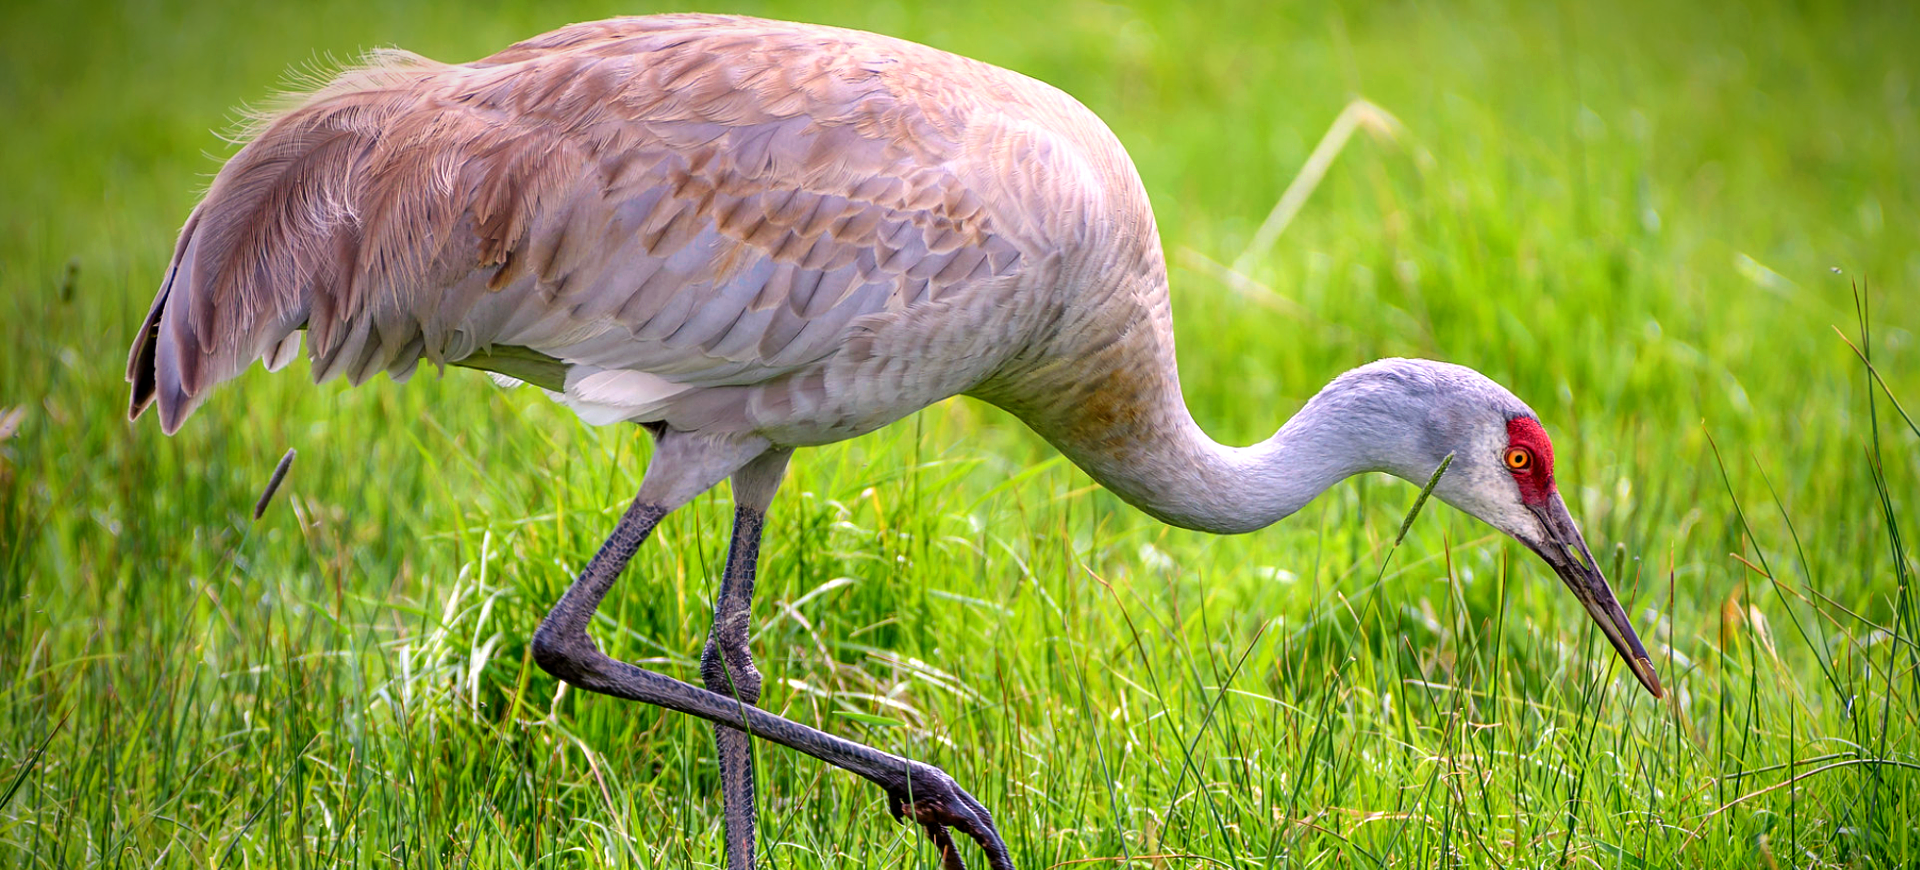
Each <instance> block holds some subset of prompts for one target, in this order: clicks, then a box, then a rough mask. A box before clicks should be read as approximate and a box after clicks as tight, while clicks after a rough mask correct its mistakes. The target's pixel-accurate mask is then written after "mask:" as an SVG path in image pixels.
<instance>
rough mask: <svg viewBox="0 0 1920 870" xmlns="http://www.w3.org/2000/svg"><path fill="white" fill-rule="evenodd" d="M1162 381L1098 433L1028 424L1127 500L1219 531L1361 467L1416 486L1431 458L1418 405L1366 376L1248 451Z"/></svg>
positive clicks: (1298, 504)
mask: <svg viewBox="0 0 1920 870" xmlns="http://www.w3.org/2000/svg"><path fill="white" fill-rule="evenodd" d="M1168 386H1169V387H1170V389H1166V390H1164V391H1159V395H1158V397H1157V401H1152V402H1151V403H1149V404H1148V405H1147V408H1146V412H1145V413H1140V414H1137V415H1130V418H1129V419H1127V420H1125V421H1123V422H1122V423H1121V424H1119V425H1107V426H1105V427H1104V428H1103V429H1101V430H1100V431H1099V432H1098V433H1095V432H1093V431H1090V430H1089V428H1088V427H1086V426H1084V425H1071V426H1069V425H1061V426H1047V425H1045V424H1044V422H1042V424H1041V425H1038V426H1036V428H1037V429H1039V430H1040V432H1041V434H1042V435H1045V436H1046V437H1047V438H1048V440H1050V441H1052V442H1053V443H1054V445H1055V446H1056V447H1058V448H1059V449H1060V450H1061V452H1063V453H1065V454H1066V455H1067V457H1068V458H1069V459H1071V460H1073V462H1074V464H1075V465H1078V466H1080V467H1081V468H1082V469H1084V470H1085V471H1086V472H1087V473H1088V474H1089V475H1092V476H1093V478H1094V479H1095V480H1097V481H1099V482H1100V483H1101V484H1102V485H1104V486H1106V487H1107V488H1108V489H1109V490H1112V491H1113V492H1114V494H1116V495H1118V496H1120V498H1122V499H1124V500H1125V501H1126V502H1127V503H1129V504H1131V505H1133V506H1135V507H1137V508H1139V509H1140V510H1142V511H1145V512H1146V513H1148V514H1151V515H1153V516H1154V517H1156V518H1158V519H1160V520H1162V521H1164V522H1167V523H1170V524H1172V525H1176V526H1180V527H1182V528H1189V529H1198V530H1201V531H1208V532H1215V533H1220V534H1238V533H1242V532H1250V531H1254V530H1256V529H1261V528H1265V527H1267V526H1269V525H1272V524H1273V523H1275V522H1278V521H1279V520H1281V519H1283V518H1285V517H1287V516H1288V515H1290V514H1292V513H1294V512H1295V511H1298V510H1300V509H1301V508H1302V507H1305V506H1306V505H1307V503H1308V502H1310V501H1312V500H1313V499H1314V498H1315V497H1316V496H1318V495H1319V494H1320V493H1322V492H1325V491H1326V490H1327V489H1328V488H1329V487H1331V486H1333V485H1334V484H1336V483H1339V482H1340V481H1342V480H1344V479H1346V478H1348V477H1351V476H1353V475H1355V474H1359V473H1361V472H1366V471H1385V472H1388V473H1391V474H1394V475H1397V476H1399V477H1402V478H1405V479H1408V480H1415V481H1416V482H1420V483H1424V482H1425V481H1426V477H1427V476H1428V475H1430V474H1431V473H1432V472H1433V469H1434V467H1436V466H1437V464H1438V462H1439V456H1437V455H1434V456H1429V454H1431V453H1433V450H1432V448H1431V446H1430V445H1431V443H1432V441H1433V438H1432V437H1431V436H1430V434H1429V428H1430V427H1429V424H1428V423H1427V420H1428V416H1427V415H1426V414H1425V413H1423V411H1424V409H1423V408H1422V407H1421V404H1422V403H1418V402H1409V401H1408V399H1409V398H1410V397H1409V396H1408V395H1407V393H1406V392H1404V391H1402V390H1400V389H1396V388H1391V387H1389V388H1386V389H1382V388H1381V384H1379V383H1377V382H1375V381H1373V380H1371V379H1367V380H1363V379H1359V378H1354V377H1352V376H1351V375H1350V376H1346V377H1342V378H1338V379H1336V380H1335V381H1334V382H1333V383H1331V384H1329V385H1328V386H1327V387H1326V388H1325V389H1323V390H1321V392H1320V393H1319V395H1316V396H1314V397H1313V399H1312V400H1310V401H1308V402H1307V404H1306V406H1305V407H1303V408H1301V409H1300V412H1299V413H1298V414H1295V415H1294V417H1293V418H1292V419H1290V420H1288V421H1287V423H1286V425H1284V426H1282V427H1281V428H1280V431H1278V432H1276V433H1274V435H1273V437H1271V438H1268V439H1267V440H1265V441H1262V442H1260V443H1258V444H1254V445H1251V446H1247V447H1228V446H1225V445H1222V444H1219V443H1217V442H1215V441H1214V440H1213V439H1212V438H1209V437H1208V436H1207V435H1206V433H1205V432H1203V431H1201V429H1200V427H1199V425H1198V424H1196V423H1195V422H1194V421H1193V417H1192V415H1191V414H1189V413H1188V412H1187V409H1186V405H1185V403H1184V402H1183V401H1182V400H1181V397H1180V393H1179V388H1178V385H1177V383H1175V384H1170V385H1168ZM1092 401H1094V402H1095V403H1096V405H1097V398H1095V399H1093V400H1092ZM1067 407H1069V408H1081V409H1084V408H1085V407H1086V406H1085V405H1076V404H1071V403H1070V404H1069V405H1068V406H1067ZM1030 422H1032V421H1031V420H1030ZM1096 434H1097V435H1098V437H1092V436H1095V435H1096Z"/></svg>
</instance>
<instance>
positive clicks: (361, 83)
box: [127, 52, 451, 434]
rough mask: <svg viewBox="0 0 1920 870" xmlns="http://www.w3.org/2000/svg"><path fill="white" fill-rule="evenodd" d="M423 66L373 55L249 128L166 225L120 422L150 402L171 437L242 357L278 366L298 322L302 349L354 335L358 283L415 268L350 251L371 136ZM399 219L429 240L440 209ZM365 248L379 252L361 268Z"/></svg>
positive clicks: (388, 280) (441, 227)
mask: <svg viewBox="0 0 1920 870" xmlns="http://www.w3.org/2000/svg"><path fill="white" fill-rule="evenodd" d="M435 69H444V66H443V65H440V64H436V63H434V62H433V61H429V60H426V59H424V58H420V57H417V56H414V55H409V54H405V53H401V52H389V53H385V54H381V55H376V56H374V57H373V58H372V59H371V63H370V65H369V66H366V67H361V68H357V69H353V70H349V71H347V72H344V73H342V74H340V75H339V76H337V77H335V78H334V79H333V80H332V81H331V82H329V83H327V84H326V85H324V86H323V87H321V88H319V89H318V90H316V91H314V92H312V93H311V94H307V95H302V96H297V97H295V98H293V99H292V100H290V101H288V102H287V104H286V108H284V109H283V111H282V112H281V113H280V114H279V115H278V116H277V117H271V118H266V119H262V120H261V121H260V122H259V123H258V124H257V125H256V126H255V129H256V130H257V131H258V132H257V133H256V134H255V135H254V136H253V137H252V140H251V141H250V142H248V143H247V144H246V145H245V147H243V148H241V149H240V151H239V153H237V154H235V155H234V157H233V158H232V159H231V160H229V161H228V162H227V164H226V166H224V167H222V168H221V170H220V173H219V174H218V175H217V176H216V177H215V178H214V181H213V184H212V185H211V186H210V187H209V189H208V191H207V195H206V197H205V198H204V199H203V200H202V201H201V202H200V205H199V206H198V207H196V208H195V209H194V210H193V213H192V215H191V216H189V217H188V218H187V222H186V225H185V226H184V227H182V228H181V230H180V238H179V241H178V242H177V243H176V244H175V246H174V253H173V260H172V262H171V263H170V264H169V265H168V266H167V271H166V278H165V280H164V281H163V282H162V284H161V286H160V291H159V293H158V294H157V295H156V296H155V298H154V300H153V307H152V308H151V309H150V310H149V311H148V312H147V317H146V321H145V322H144V323H143V324H142V325H141V327H140V331H139V333H138V334H137V335H136V336H135V337H134V342H133V347H132V350H131V352H130V353H129V355H128V359H127V381H128V382H129V383H130V384H132V391H131V398H130V402H129V404H128V415H129V418H137V417H139V416H140V414H141V413H142V412H144V411H145V410H146V408H147V407H148V406H150V405H158V406H159V410H160V426H161V428H162V429H163V430H164V431H166V432H167V433H168V434H172V433H173V432H174V431H176V430H178V429H179V428H180V424H181V423H182V422H183V421H184V420H185V419H186V418H187V416H188V415H189V414H191V413H192V412H193V410H194V408H196V407H197V406H198V405H199V404H200V402H201V401H203V400H204V398H205V396H206V393H207V391H209V390H210V389H212V388H213V387H214V386H215V385H217V384H219V383H221V382H222V381H226V380H229V379H231V378H233V377H235V376H237V375H239V374H240V372H241V371H243V370H245V369H246V367H247V366H248V365H249V364H251V363H252V362H253V361H254V360H257V359H262V358H265V360H266V362H267V365H268V368H269V369H273V368H278V367H279V366H281V365H285V364H286V363H287V362H290V361H291V360H292V357H293V354H294V353H295V352H296V351H297V349H298V346H299V335H298V333H297V330H299V329H301V328H302V327H309V328H310V329H311V331H312V334H311V335H310V336H309V338H310V339H311V342H312V344H311V352H312V353H313V354H314V356H315V357H316V359H318V358H319V357H320V356H321V355H322V354H323V353H325V352H329V351H330V350H332V349H336V347H337V344H338V342H339V341H340V339H341V338H342V333H344V332H352V331H356V330H355V329H354V323H353V319H354V318H353V315H354V314H355V313H356V312H358V311H359V310H360V309H361V307H362V304H361V299H362V297H363V296H364V295H365V291H366V290H367V289H368V288H369V286H378V287H391V286H393V285H394V284H395V283H396V282H397V281H402V282H403V276H401V275H399V274H396V272H397V271H401V270H405V271H410V272H413V273H418V272H419V271H422V270H423V269H424V268H425V266H424V264H419V263H416V262H412V261H413V260H417V259H418V257H417V256H414V257H408V256H399V257H395V256H393V252H391V251H363V250H362V248H363V244H362V237H363V234H364V229H363V227H364V226H365V221H364V220H363V215H362V214H361V207H362V204H363V202H364V197H363V194H364V193H365V188H366V186H367V176H369V175H373V174H378V173H381V172H389V173H390V172H391V171H392V167H390V166H385V165H377V164H379V162H380V160H381V157H380V154H379V152H380V151H382V150H384V149H380V148H378V147H377V145H378V144H379V142H380V139H381V137H382V136H383V135H385V134H388V133H390V132H391V130H390V128H391V126H392V125H393V119H394V118H395V117H396V116H399V115H402V114H404V113H405V112H406V110H407V109H409V108H411V107H414V106H415V105H416V104H417V103H418V102H419V101H420V97H419V95H418V94H417V93H416V91H417V90H418V89H417V88H414V87H413V86H414V85H416V84H418V83H419V82H421V81H423V80H424V79H425V77H426V76H428V75H430V74H431V72H432V71H433V70H435ZM370 164H373V165H370ZM389 180H391V179H389ZM375 208H378V206H377V205H376V206H375ZM410 217H422V218H424V219H425V220H424V225H425V227H426V228H425V229H424V231H423V232H421V233H420V234H419V235H415V236H413V237H412V238H411V239H409V241H410V242H414V243H418V242H423V241H425V242H429V243H430V242H432V241H433V238H432V237H433V235H434V233H435V231H436V230H438V232H439V235H438V238H439V240H441V241H444V240H445V238H446V235H447V234H446V230H447V229H449V227H448V226H446V225H448V224H450V223H451V220H450V219H440V220H436V218H441V217H442V216H441V215H424V216H422V215H410ZM422 236H425V237H426V238H422ZM426 249H427V250H429V251H432V250H435V246H434V245H431V244H429V245H427V248H426ZM415 250H418V248H415ZM369 255H373V256H376V257H378V258H379V260H378V261H377V263H378V264H377V265H376V267H375V268H373V269H371V270H370V269H368V268H366V266H365V264H366V258H367V257H368V256H369ZM411 277H416V278H417V274H415V275H413V276H411ZM343 324H344V325H345V327H346V328H345V329H342V328H341V327H342V325H343ZM363 330H364V326H362V327H361V330H360V331H363Z"/></svg>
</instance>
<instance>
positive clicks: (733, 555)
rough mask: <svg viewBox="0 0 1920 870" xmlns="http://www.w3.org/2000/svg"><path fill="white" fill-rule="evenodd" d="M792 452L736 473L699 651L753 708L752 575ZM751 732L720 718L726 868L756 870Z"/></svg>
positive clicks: (713, 679) (756, 691)
mask: <svg viewBox="0 0 1920 870" xmlns="http://www.w3.org/2000/svg"><path fill="white" fill-rule="evenodd" d="M792 455H793V454H792V453H791V452H790V451H787V450H769V451H767V452H766V453H762V454H760V456H759V457H757V458H755V459H754V460H753V461H751V462H748V463H747V464H746V466H745V467H744V468H741V469H740V470H739V471H736V472H734V473H733V541H732V543H730V544H729V545H728V547H727V570H726V573H725V574H724V575H722V576H721V578H720V594H719V595H718V596H717V597H715V598H714V601H713V628H712V629H711V630H710V631H709V632H708V634H707V648H706V650H705V651H704V652H702V653H701V655H700V676H701V678H702V679H703V680H704V681H705V683H706V686H707V691H710V692H714V693H716V694H720V695H725V696H727V697H730V698H733V699H734V700H735V701H738V702H739V703H741V704H743V705H747V706H752V705H754V704H758V703H760V671H759V669H757V668H755V667H754V666H753V651H752V650H751V649H749V648H748V646H747V627H748V625H749V624H750V623H751V622H752V620H753V575H754V569H755V568H756V567H757V565H758V562H759V559H760V535H761V530H762V529H763V528H765V524H766V519H767V506H768V505H770V504H772V503H773V493H774V491H775V490H777V489H779V487H780V479H781V478H782V477H784V476H785V475H786V471H787V458H788V457H790V456H792ZM749 741H750V738H749V737H748V736H747V732H745V731H741V730H740V729H738V728H735V727H733V726H731V725H721V724H719V723H714V726H713V743H714V747H715V748H716V749H717V750H718V752H719V755H720V795H721V799H722V800H723V801H725V802H726V843H727V870H753V822H754V818H753V817H754V795H753V749H752V745H751V743H750V742H749Z"/></svg>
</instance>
